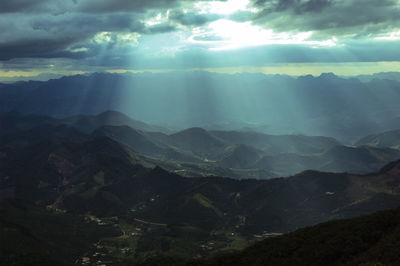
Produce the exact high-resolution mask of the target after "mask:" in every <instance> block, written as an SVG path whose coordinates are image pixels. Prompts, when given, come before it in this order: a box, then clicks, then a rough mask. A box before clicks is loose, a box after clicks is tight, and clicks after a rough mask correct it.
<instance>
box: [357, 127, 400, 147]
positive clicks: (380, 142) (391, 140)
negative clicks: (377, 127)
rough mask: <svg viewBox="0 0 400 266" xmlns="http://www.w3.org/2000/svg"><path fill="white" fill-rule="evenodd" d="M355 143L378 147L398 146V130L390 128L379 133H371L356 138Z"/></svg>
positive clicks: (399, 144) (399, 131)
mask: <svg viewBox="0 0 400 266" xmlns="http://www.w3.org/2000/svg"><path fill="white" fill-rule="evenodd" d="M355 145H368V146H372V147H378V148H387V147H389V148H394V149H399V148H400V130H392V131H387V132H383V133H380V134H373V135H369V136H366V137H363V138H361V139H360V140H358V141H357V142H356V143H355Z"/></svg>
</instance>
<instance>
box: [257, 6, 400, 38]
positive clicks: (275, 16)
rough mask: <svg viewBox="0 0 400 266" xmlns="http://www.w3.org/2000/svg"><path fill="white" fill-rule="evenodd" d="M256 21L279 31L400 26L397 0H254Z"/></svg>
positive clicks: (366, 31) (354, 31)
mask: <svg viewBox="0 0 400 266" xmlns="http://www.w3.org/2000/svg"><path fill="white" fill-rule="evenodd" d="M253 5H254V6H256V7H258V8H259V9H260V12H259V13H258V14H257V15H256V16H254V17H253V22H254V23H257V24H259V25H262V26H264V27H267V28H271V29H274V30H276V31H299V32H300V31H315V34H316V35H317V36H318V35H321V36H323V35H325V36H326V35H335V36H345V35H346V36H348V35H353V37H354V36H355V37H358V36H366V35H371V34H372V35H373V34H377V33H380V32H383V31H386V32H387V31H390V29H395V28H397V27H399V26H400V16H399V14H400V2H399V1H397V0H253Z"/></svg>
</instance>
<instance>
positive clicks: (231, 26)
mask: <svg viewBox="0 0 400 266" xmlns="http://www.w3.org/2000/svg"><path fill="white" fill-rule="evenodd" d="M312 35H313V32H312V31H308V32H300V33H290V32H282V33H277V32H274V31H273V30H271V29H264V28H261V27H259V26H255V25H252V24H251V23H250V22H242V23H240V22H235V21H231V20H227V19H220V20H217V21H215V22H212V23H210V24H209V26H208V27H207V28H196V29H194V30H193V35H192V36H191V37H190V39H189V41H190V42H192V43H197V44H203V45H208V46H210V47H209V49H210V50H228V49H237V48H241V47H247V46H259V45H271V44H302V45H309V46H312V47H320V46H328V47H331V46H336V45H338V44H337V42H338V40H337V39H336V38H335V37H333V38H331V39H328V40H323V41H317V40H311V37H312Z"/></svg>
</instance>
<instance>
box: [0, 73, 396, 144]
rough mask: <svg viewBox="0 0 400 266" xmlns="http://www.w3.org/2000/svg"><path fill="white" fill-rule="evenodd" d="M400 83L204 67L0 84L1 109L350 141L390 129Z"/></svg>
mask: <svg viewBox="0 0 400 266" xmlns="http://www.w3.org/2000/svg"><path fill="white" fill-rule="evenodd" d="M182 80H184V81H185V82H182ZM399 90H400V82H399V81H396V80H388V79H372V80H369V81H365V82H361V81H360V80H359V79H356V78H341V77H338V76H335V75H333V74H329V73H328V74H322V75H321V76H318V77H313V76H302V77H298V78H294V77H289V76H280V75H255V74H254V75H252V74H246V73H243V74H235V75H228V74H216V73H207V72H184V73H183V72H174V73H168V74H166V73H138V74H131V75H128V74H126V75H119V74H109V73H95V74H91V75H86V76H83V75H76V76H69V77H63V78H60V79H52V80H49V81H46V82H39V81H32V82H18V83H13V84H3V85H2V86H1V87H0V106H1V107H0V112H3V113H4V112H11V111H18V112H20V113H22V114H25V115H27V114H35V115H52V116H56V117H69V116H74V115H80V114H84V115H95V114H98V113H101V112H105V111H107V110H116V111H119V112H123V113H125V114H127V115H129V116H132V117H135V118H136V119H138V120H140V121H144V122H145V123H148V124H155V125H169V126H166V127H167V128H168V127H171V125H172V127H173V128H181V129H182V128H192V127H202V128H208V129H212V125H217V127H218V125H224V124H228V125H235V126H234V127H235V128H233V129H234V130H238V129H241V128H245V127H247V126H248V125H254V127H253V128H258V129H260V130H261V129H263V130H267V132H266V133H271V132H278V133H279V134H305V135H320V136H332V137H335V138H337V139H339V140H341V141H345V142H347V143H349V142H351V141H354V140H355V139H358V138H360V137H361V136H363V135H366V134H375V133H379V132H382V131H388V130H393V129H396V127H397V124H395V123H394V122H393V121H394V119H396V118H398V117H399V116H400V110H399V108H398V102H399V95H400V94H399ZM233 92H234V93H233ZM166 99H168V100H166ZM227 128H229V127H227ZM137 129H141V128H137ZM214 129H216V128H214ZM231 129H232V128H231ZM269 129H270V130H271V131H270V132H268V130H269ZM145 131H146V130H145ZM157 131H160V130H157Z"/></svg>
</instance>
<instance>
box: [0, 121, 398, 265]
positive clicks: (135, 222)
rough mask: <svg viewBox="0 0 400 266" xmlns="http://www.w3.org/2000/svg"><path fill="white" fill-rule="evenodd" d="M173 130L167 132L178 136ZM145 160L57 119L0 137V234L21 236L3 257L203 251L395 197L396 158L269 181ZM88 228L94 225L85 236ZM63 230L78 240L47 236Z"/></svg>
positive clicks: (187, 141)
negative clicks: (372, 169) (352, 169)
mask: <svg viewBox="0 0 400 266" xmlns="http://www.w3.org/2000/svg"><path fill="white" fill-rule="evenodd" d="M94 132H96V130H95V131H94ZM137 132H139V131H137ZM188 132H190V133H191V134H193V133H194V134H195V135H196V134H198V133H199V132H202V133H201V134H203V133H204V132H206V133H207V134H206V135H200V136H201V139H202V140H204V141H206V142H207V143H209V142H210V141H211V143H213V144H214V147H219V144H220V143H221V142H220V141H216V140H220V139H214V135H211V133H209V132H207V131H204V130H201V129H193V130H189V131H184V132H183V136H187V133H188ZM181 134H182V133H177V134H172V135H167V136H172V140H171V141H172V143H176V142H173V141H176V138H177V136H179V137H182V136H181ZM191 134H190V135H191ZM155 135H157V136H158V135H160V133H157V134H155ZM196 136H197V135H196ZM211 136H212V137H211ZM197 137H198V136H197ZM182 138H183V141H182V144H181V145H182V147H190V148H191V149H193V150H195V151H197V152H198V154H201V153H202V152H204V150H202V149H201V147H198V146H193V142H192V141H191V138H186V137H182ZM210 138H211V140H210ZM158 139H162V138H158ZM300 147H304V146H300ZM208 148H210V147H208ZM344 159H345V160H348V159H347V158H344ZM153 163H154V161H151V160H150V159H149V158H147V157H144V156H143V155H140V154H138V153H136V152H134V151H132V150H131V149H130V148H128V146H126V145H124V144H120V143H118V142H117V141H115V140H112V139H111V138H109V137H105V136H99V135H98V134H87V133H84V132H82V131H79V130H77V129H76V128H73V127H71V126H68V125H63V124H61V125H38V126H36V127H33V128H31V129H28V130H17V131H14V133H13V134H11V135H4V136H2V138H1V141H0V188H1V189H0V199H1V206H2V213H3V214H4V215H2V216H1V223H2V226H3V228H5V229H4V230H5V231H4V230H3V232H6V233H5V237H7V239H8V238H12V239H14V240H15V239H21V241H17V242H15V241H11V243H13V244H12V245H11V246H9V247H1V254H2V255H1V256H2V257H5V258H7V259H10V258H12V257H13V256H14V257H19V256H20V255H21V256H22V258H24V256H23V255H24V254H25V256H27V258H26V259H32V256H30V255H29V254H30V253H31V252H35V254H38V256H39V257H40V256H44V257H46V258H47V257H49V256H50V258H53V259H57V260H61V261H62V262H64V263H67V264H68V263H72V262H73V261H71V258H74V259H73V260H74V261H75V260H78V261H79V260H83V258H86V257H90V258H91V259H93V258H94V257H96V256H98V255H96V254H97V253H99V254H104V257H105V258H107V260H112V261H114V262H115V261H117V262H120V263H123V262H124V261H125V262H126V261H132V260H133V261H140V260H147V259H148V258H150V257H153V256H158V255H160V254H164V253H167V254H170V255H176V256H178V257H181V256H184V257H186V258H188V257H189V258H190V257H196V256H201V257H203V256H209V255H210V254H214V253H215V252H220V251H223V250H226V251H228V250H234V249H242V248H244V247H246V246H248V245H249V244H251V243H253V242H254V241H256V240H257V239H262V238H263V237H265V236H267V235H269V234H272V233H273V234H275V233H286V232H290V231H293V230H296V229H298V228H301V227H305V226H310V225H315V224H317V223H321V222H324V221H328V220H331V219H341V218H349V217H355V216H359V215H363V214H369V213H372V212H374V211H378V210H382V209H387V208H395V207H397V206H399V204H400V191H399V187H400V179H399V173H400V163H399V162H398V161H396V162H393V163H391V164H388V165H387V166H385V167H384V168H382V169H381V170H380V171H378V172H376V173H373V174H364V175H357V174H349V173H327V172H318V171H305V172H302V173H300V174H297V175H294V176H292V177H287V178H273V179H269V180H255V179H244V180H234V179H230V178H224V177H216V176H210V177H191V178H187V177H182V176H180V175H177V174H174V173H170V172H168V171H166V170H164V169H162V168H160V167H158V166H157V167H154V164H153ZM22 210H24V211H22ZM22 213H25V214H24V215H25V217H26V219H21V214H22ZM60 219H61V220H64V219H65V221H70V220H71V221H74V222H73V224H75V225H74V226H75V227H73V228H71V231H69V230H70V229H65V230H64V229H63V233H62V234H64V233H65V234H67V233H68V232H70V233H71V235H70V236H68V237H64V236H63V235H62V234H61V233H57V230H59V229H58V228H59V227H58V226H63V224H64V223H65V222H61V220H60ZM39 221H41V222H39ZM38 223H39V224H40V225H41V226H40V227H38ZM48 223H49V227H47V225H48ZM54 223H56V224H54ZM42 227H43V228H42ZM74 228H75V229H74ZM96 228H98V229H96ZM86 230H88V231H87V234H84V235H83V236H80V235H79V234H78V232H81V231H85V232H86ZM93 230H100V231H99V233H98V234H92V235H90V234H89V232H93ZM64 238H65V239H68V241H69V242H68V243H74V242H76V241H78V242H79V241H80V243H81V244H80V245H78V246H76V247H72V246H69V245H60V246H54V245H52V244H51V241H55V240H54V239H58V240H57V241H62V240H63V239H64ZM37 239H39V240H40V241H39V242H38V241H37ZM33 242H35V243H37V245H36V248H35V249H32V248H31V244H32V243H33ZM93 245H98V246H100V247H101V248H98V250H97V251H96V249H94V250H93V248H90V247H93ZM17 246H18V247H17ZM49 247H51V254H48V253H46V250H48V248H49ZM36 249H37V252H36V251H34V250H36ZM10 250H11V251H10ZM21 252H22V253H21ZM96 252H97V253H96ZM27 254H28V255H27ZM10 256H11V257H10ZM40 258H41V257H40ZM40 258H38V260H39V261H40Z"/></svg>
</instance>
